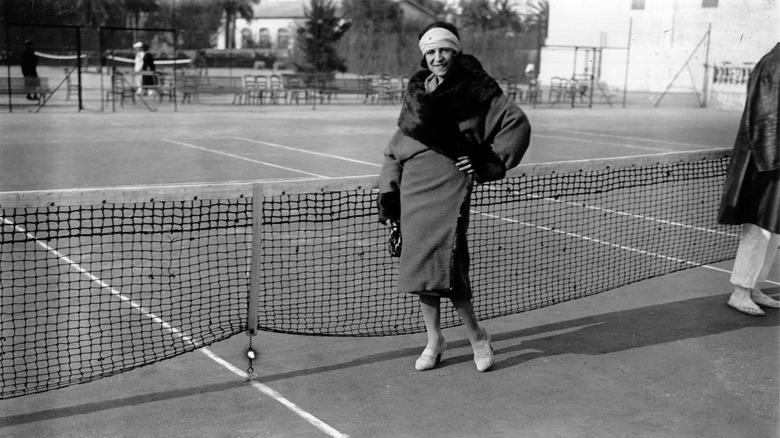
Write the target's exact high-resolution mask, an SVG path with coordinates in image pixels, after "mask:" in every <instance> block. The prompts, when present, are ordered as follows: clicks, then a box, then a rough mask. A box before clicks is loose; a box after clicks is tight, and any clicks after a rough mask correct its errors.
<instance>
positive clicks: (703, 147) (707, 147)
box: [555, 129, 714, 152]
mask: <svg viewBox="0 0 780 438" xmlns="http://www.w3.org/2000/svg"><path fill="white" fill-rule="evenodd" d="M555 131H557V132H566V133H569V134H577V135H594V136H598V137H607V138H615V139H618V140H631V141H646V142H648V143H659V144H669V145H675V146H690V147H693V148H697V150H699V149H712V148H714V147H713V146H707V145H701V144H693V143H685V142H681V141H670V140H658V139H655V138H642V137H631V136H627V135H615V134H603V133H598V132H586V131H574V130H570V129H556V130H555ZM675 152H676V151H675Z"/></svg>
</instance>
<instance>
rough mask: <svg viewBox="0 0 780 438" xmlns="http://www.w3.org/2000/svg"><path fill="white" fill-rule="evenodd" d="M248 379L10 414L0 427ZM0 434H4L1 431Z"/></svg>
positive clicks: (198, 391) (196, 392)
mask: <svg viewBox="0 0 780 438" xmlns="http://www.w3.org/2000/svg"><path fill="white" fill-rule="evenodd" d="M246 384H247V383H246V381H244V380H237V381H230V382H224V383H215V384H210V385H202V386H196V387H191V388H182V389H174V390H171V391H162V392H155V393H151V394H141V395H134V396H130V397H122V398H116V399H113V400H101V401H99V402H94V403H83V404H80V405H76V406H67V407H62V408H55V409H45V410H40V411H34V412H29V413H26V414H19V415H8V416H3V417H0V429H1V428H4V427H11V426H18V425H21V424H27V423H35V422H39V421H45V420H53V419H57V418H65V417H72V416H75V415H80V414H89V413H94V412H100V411H106V410H109V409H117V408H126V407H130V406H137V405H142V404H144V403H154V402H158V401H162V400H170V399H176V398H181V397H191V396H194V395H199V394H206V393H210V392H219V391H226V390H229V389H234V388H241V387H244V386H246ZM0 435H2V434H1V433H0Z"/></svg>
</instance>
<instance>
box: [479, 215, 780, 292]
mask: <svg viewBox="0 0 780 438" xmlns="http://www.w3.org/2000/svg"><path fill="white" fill-rule="evenodd" d="M471 212H472V213H474V214H478V215H480V216H485V217H488V218H491V219H498V220H501V221H504V222H509V223H513V224H518V225H523V226H526V227H531V228H537V229H540V230H542V231H551V232H553V233H558V234H563V235H566V236H569V237H574V238H576V239H582V240H586V241H588V242H593V243H598V244H600V245H606V246H611V247H613V248H618V249H621V250H624V251H629V252H635V253H638V254H644V255H649V256H653V257H658V258H661V259H665V260H670V261H673V262H677V263H684V264H686V265H691V266H694V267H701V268H707V269H712V270H713V271H718V272H725V273H727V274H731V271H729V270H726V269H721V268H717V267H715V266H711V265H705V264H702V263H698V262H691V261H688V260H683V259H678V258H675V257H669V256H666V255H663V254H656V253H654V252H650V251H645V250H642V249H637V248H632V247H630V246H625V245H618V244H616V243H611V242H607V241H604V240H600V239H594V238H592V237H588V236H585V235H582V234H577V233H570V232H568V231H563V230H557V229H554V228H550V227H545V226H542V225H535V224H532V223H528V222H521V221H519V220H516V219H510V218H505V217H501V216H496V215H494V214H489V213H482V212H479V211H477V210H471ZM766 282H767V283H771V284H775V285H780V283H778V282H775V281H771V280H766Z"/></svg>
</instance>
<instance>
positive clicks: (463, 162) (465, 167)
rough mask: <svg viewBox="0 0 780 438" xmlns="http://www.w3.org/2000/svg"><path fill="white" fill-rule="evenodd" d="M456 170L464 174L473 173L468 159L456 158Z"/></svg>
mask: <svg viewBox="0 0 780 438" xmlns="http://www.w3.org/2000/svg"><path fill="white" fill-rule="evenodd" d="M455 166H457V168H458V170H460V171H461V172H466V173H474V168H472V167H471V160H470V159H469V157H458V161H456V162H455Z"/></svg>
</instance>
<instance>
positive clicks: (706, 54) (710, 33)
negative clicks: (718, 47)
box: [701, 23, 712, 108]
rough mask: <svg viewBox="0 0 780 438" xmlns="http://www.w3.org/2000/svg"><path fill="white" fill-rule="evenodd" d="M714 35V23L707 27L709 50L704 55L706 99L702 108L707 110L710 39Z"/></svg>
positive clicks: (708, 100)
mask: <svg viewBox="0 0 780 438" xmlns="http://www.w3.org/2000/svg"><path fill="white" fill-rule="evenodd" d="M711 35H712V23H709V24H708V25H707V50H706V51H705V55H704V92H703V93H702V94H704V98H703V102H702V105H701V106H702V108H706V107H707V106H708V105H709V104H710V99H709V97H710V38H711Z"/></svg>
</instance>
